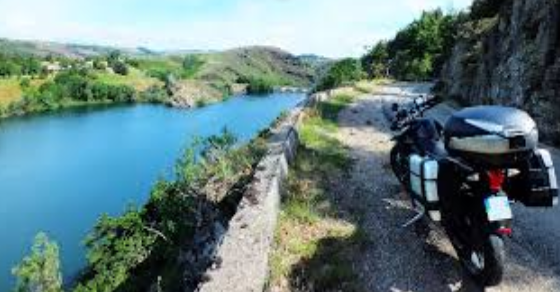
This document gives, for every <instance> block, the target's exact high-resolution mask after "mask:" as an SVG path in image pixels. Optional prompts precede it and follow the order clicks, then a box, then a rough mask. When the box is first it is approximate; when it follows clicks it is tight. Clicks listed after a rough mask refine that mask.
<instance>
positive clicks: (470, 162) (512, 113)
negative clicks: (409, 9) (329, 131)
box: [391, 97, 558, 286]
mask: <svg viewBox="0 0 560 292" xmlns="http://www.w3.org/2000/svg"><path fill="white" fill-rule="evenodd" d="M438 103H439V99H438V98H434V97H432V98H426V97H419V98H416V99H414V100H413V101H412V102H409V103H405V104H402V105H399V104H394V105H393V108H392V112H393V113H394V118H393V123H392V130H394V131H397V130H398V131H400V133H399V134H398V135H396V136H395V137H394V141H395V142H396V143H395V146H394V147H393V149H392V150H391V166H392V168H393V172H394V173H395V175H396V176H397V178H398V179H399V181H400V182H401V183H402V185H403V186H404V187H405V188H406V190H407V193H409V194H410V197H411V200H412V204H413V207H414V208H415V210H416V211H417V212H418V216H416V217H415V218H413V219H412V220H411V221H410V222H408V223H407V224H405V226H408V225H412V224H414V223H416V222H418V221H420V220H421V219H423V218H424V217H425V215H428V216H427V217H428V218H429V219H431V220H432V221H435V222H440V223H441V225H442V226H443V228H444V229H445V231H446V233H447V235H448V237H449V239H450V241H451V243H452V245H453V247H454V248H455V250H456V252H457V255H458V257H459V259H460V261H461V263H462V264H463V266H464V267H465V268H466V270H467V271H468V273H469V274H470V275H471V276H472V277H473V278H474V280H475V281H476V282H477V283H478V284H480V285H483V286H494V285H498V284H499V283H500V282H501V280H502V276H503V271H504V260H505V251H504V239H505V238H507V237H509V236H511V235H512V232H513V231H512V225H511V222H512V219H513V213H512V209H511V206H510V204H511V203H512V202H515V201H518V202H521V203H523V204H524V205H526V206H530V207H552V206H555V205H557V204H558V186H557V181H556V173H555V170H554V166H553V163H552V159H551V155H550V153H549V152H548V151H547V150H544V149H539V148H538V130H537V127H536V124H535V122H534V121H533V119H532V118H531V117H530V116H529V115H528V114H527V113H525V112H523V111H521V110H518V109H514V108H508V107H499V106H480V107H471V108H466V109H464V110H461V111H458V112H456V113H455V114H453V115H452V116H451V117H450V118H449V119H448V120H447V122H446V124H445V125H441V124H440V123H439V122H438V121H436V120H435V119H427V118H423V115H424V113H425V112H426V111H427V110H429V109H431V108H433V107H434V106H436V105H437V104H438Z"/></svg>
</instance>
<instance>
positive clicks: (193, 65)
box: [181, 55, 204, 79]
mask: <svg viewBox="0 0 560 292" xmlns="http://www.w3.org/2000/svg"><path fill="white" fill-rule="evenodd" d="M182 65H183V72H182V73H181V77H183V78H185V79H189V78H193V77H194V76H195V75H196V74H197V73H198V72H199V71H200V69H201V68H202V66H203V65H204V61H203V60H202V59H201V58H200V57H198V56H196V55H189V56H186V57H185V59H184V60H183V64H182Z"/></svg>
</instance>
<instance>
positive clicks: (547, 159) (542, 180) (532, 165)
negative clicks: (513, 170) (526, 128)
mask: <svg viewBox="0 0 560 292" xmlns="http://www.w3.org/2000/svg"><path fill="white" fill-rule="evenodd" d="M519 171H520V173H519V174H518V175H516V176H514V177H512V178H510V179H509V181H508V183H507V184H506V192H507V193H508V194H509V195H510V197H511V198H512V199H514V200H516V201H519V202H521V203H522V204H523V205H525V206H527V207H552V206H556V205H557V204H558V182H557V180H556V171H555V169H554V164H553V161H552V157H551V155H550V152H548V150H545V149H538V150H535V151H534V152H533V155H532V156H531V157H530V159H528V160H527V162H526V163H524V164H522V165H521V166H520V167H519Z"/></svg>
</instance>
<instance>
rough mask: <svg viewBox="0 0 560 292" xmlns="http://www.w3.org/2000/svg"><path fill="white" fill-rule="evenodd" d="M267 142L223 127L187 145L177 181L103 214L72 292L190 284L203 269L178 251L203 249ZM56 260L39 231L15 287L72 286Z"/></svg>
mask: <svg viewBox="0 0 560 292" xmlns="http://www.w3.org/2000/svg"><path fill="white" fill-rule="evenodd" d="M265 145H266V144H265V143H264V140H263V138H256V139H255V140H253V141H252V142H251V143H249V144H247V145H244V146H238V144H237V140H236V138H235V137H234V136H233V135H232V134H231V133H229V132H228V131H227V130H224V132H223V133H222V134H221V135H218V136H213V137H210V138H208V139H206V140H203V141H199V142H197V143H195V144H194V145H192V146H191V147H189V148H188V149H187V150H186V151H185V153H184V155H183V156H182V157H181V158H180V159H179V160H178V161H177V164H176V166H175V180H173V181H165V180H161V181H159V182H157V183H156V184H155V185H154V187H153V189H152V191H151V196H150V198H149V200H148V202H147V203H146V204H145V205H143V206H141V207H136V206H130V207H128V208H127V210H126V211H125V212H124V213H123V214H122V215H120V216H116V217H111V216H108V215H102V216H101V217H100V218H99V221H98V222H97V224H96V226H95V227H94V228H93V230H92V231H91V233H90V234H89V235H88V236H87V238H86V240H85V245H86V248H87V260H88V265H87V267H86V268H85V269H84V270H83V271H82V273H81V274H80V276H79V277H78V279H77V282H76V283H69V284H70V285H72V286H73V288H72V289H67V291H77V292H84V291H144V290H146V289H147V287H152V288H153V289H154V291H180V290H184V289H187V288H188V289H191V288H193V285H196V284H197V283H198V281H199V279H198V278H197V277H199V276H200V275H198V274H197V272H200V271H197V270H196V269H197V267H196V266H193V265H192V263H190V262H188V259H186V258H185V257H184V256H181V255H184V254H185V253H188V252H191V251H193V250H196V249H197V248H198V249H202V248H205V246H200V245H201V244H203V243H200V242H197V241H196V240H195V238H196V237H197V236H200V235H201V234H205V233H206V232H211V231H210V229H211V228H213V227H214V225H215V223H217V222H219V223H222V224H225V220H227V214H228V212H231V208H232V201H236V200H237V199H236V198H237V197H239V196H241V194H242V193H243V190H244V186H245V185H246V184H247V181H248V180H249V179H250V178H251V177H252V174H253V171H254V167H255V166H256V164H257V163H258V161H260V159H261V157H262V156H263V155H264V153H265V152H266V147H265ZM58 263H59V260H58V248H57V246H56V244H55V243H53V242H50V241H48V239H47V238H46V236H44V235H39V236H38V237H37V239H36V242H35V245H34V248H33V250H32V254H31V255H30V256H29V257H27V258H26V259H24V260H23V261H22V263H21V264H20V265H18V266H17V267H16V268H14V270H13V273H14V275H15V276H16V277H17V280H18V281H17V289H18V290H17V291H49V292H57V291H62V288H61V287H67V286H68V285H65V286H64V285H62V283H61V280H60V266H59V264H58ZM199 264H200V263H199ZM199 268H205V267H199Z"/></svg>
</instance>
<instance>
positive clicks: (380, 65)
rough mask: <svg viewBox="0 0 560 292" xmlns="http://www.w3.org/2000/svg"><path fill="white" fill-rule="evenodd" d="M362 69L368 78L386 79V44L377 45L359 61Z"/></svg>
mask: <svg viewBox="0 0 560 292" xmlns="http://www.w3.org/2000/svg"><path fill="white" fill-rule="evenodd" d="M361 62H362V68H363V69H364V71H365V72H366V73H367V74H368V77H369V78H383V77H387V76H386V75H387V70H388V69H389V51H388V44H387V42H384V41H381V42H379V43H377V44H376V45H375V46H374V47H373V48H371V50H370V51H369V52H367V53H366V54H365V55H364V56H363V57H362V59H361Z"/></svg>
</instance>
